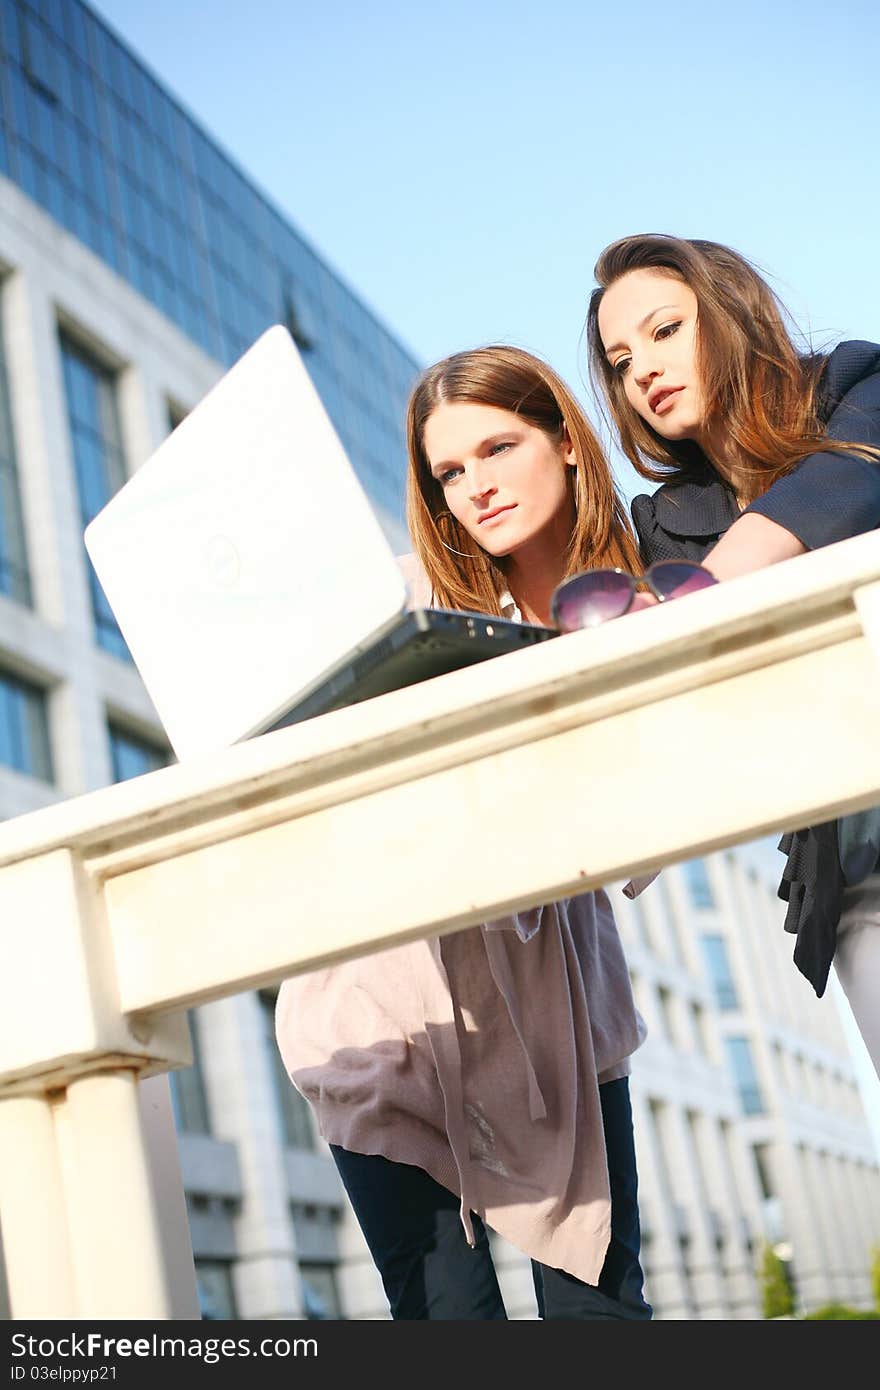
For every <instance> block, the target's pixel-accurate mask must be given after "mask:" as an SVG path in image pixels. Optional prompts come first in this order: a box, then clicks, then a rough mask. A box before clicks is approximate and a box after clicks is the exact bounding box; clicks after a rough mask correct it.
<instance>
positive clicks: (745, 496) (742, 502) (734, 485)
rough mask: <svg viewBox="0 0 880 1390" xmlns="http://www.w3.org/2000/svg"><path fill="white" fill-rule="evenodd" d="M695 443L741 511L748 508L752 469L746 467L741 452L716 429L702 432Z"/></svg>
mask: <svg viewBox="0 0 880 1390" xmlns="http://www.w3.org/2000/svg"><path fill="white" fill-rule="evenodd" d="M696 443H697V444H699V446H700V448H701V449H702V451H703V453H704V454H705V456H706V459H707V461H708V462H709V463H710V464H711V466H712V467H713V468H714V469H715V472H716V473H717V474H718V475H719V476H720V477H721V478H723V479H724V481H725V482H726V483H727V485H728V487H730V488H731V490H732V491H733V493H734V494H735V496H736V500H737V503H738V504H739V507H740V508H741V509H742V508H743V507H746V506H748V503H749V500H750V489H751V483H752V469H751V468H750V467H749V466H748V464H747V462H746V460H745V458H744V457H743V454H742V452H741V450H739V449H738V448H737V447H736V445H734V444H732V443H731V441H730V439H729V437H727V436H726V435H725V434H724V432H723V431H722V430H720V429H718V428H716V429H713V430H704V431H703V433H702V434H701V436H700V438H699V439H697V440H696Z"/></svg>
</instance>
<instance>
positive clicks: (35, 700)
mask: <svg viewBox="0 0 880 1390" xmlns="http://www.w3.org/2000/svg"><path fill="white" fill-rule="evenodd" d="M0 763H5V764H6V766H7V767H14V768H15V770H16V771H17V772H26V773H28V774H29V775H30V776H31V777H39V778H40V780H41V781H42V782H51V781H52V758H51V752H50V747H49V721H48V717H47V714H46V693H45V691H44V690H41V689H40V687H39V686H36V685H32V684H31V682H30V681H25V680H21V679H20V678H19V677H18V676H12V675H10V674H9V672H6V671H4V672H0Z"/></svg>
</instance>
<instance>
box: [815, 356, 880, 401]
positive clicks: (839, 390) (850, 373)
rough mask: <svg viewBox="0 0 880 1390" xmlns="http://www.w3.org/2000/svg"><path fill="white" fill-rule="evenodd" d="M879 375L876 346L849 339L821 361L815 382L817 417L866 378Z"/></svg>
mask: <svg viewBox="0 0 880 1390" xmlns="http://www.w3.org/2000/svg"><path fill="white" fill-rule="evenodd" d="M878 374H880V343H872V342H868V341H867V340H866V339H863V338H850V339H847V340H846V341H844V342H842V343H838V344H837V347H836V348H832V350H831V352H829V353H828V356H827V357H826V358H825V364H824V366H823V368H822V375H821V377H820V379H819V403H818V405H819V415H820V417H827V416H828V415H829V414H830V413H831V411H833V410H834V409H835V407H836V406H837V405H839V403H840V401H841V400H842V399H843V397H844V396H846V395H847V394H848V393H849V392H850V391H852V390H853V389H854V388H855V387H856V386H859V385H860V384H861V383H862V382H863V381H866V380H867V379H868V378H869V377H873V376H877V375H878Z"/></svg>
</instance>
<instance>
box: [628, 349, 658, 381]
mask: <svg viewBox="0 0 880 1390" xmlns="http://www.w3.org/2000/svg"><path fill="white" fill-rule="evenodd" d="M662 371H663V368H662V367H661V366H659V365H658V363H656V362H655V361H653V359H652V358H649V357H647V356H645V357H642V358H641V359H640V361H638V362H633V376H634V377H635V379H636V381H637V382H638V384H639V386H650V384H651V382H652V381H653V380H654V378H655V377H658V376H660V374H661V372H662Z"/></svg>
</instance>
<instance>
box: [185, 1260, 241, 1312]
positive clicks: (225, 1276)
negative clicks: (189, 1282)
mask: <svg viewBox="0 0 880 1390" xmlns="http://www.w3.org/2000/svg"><path fill="white" fill-rule="evenodd" d="M195 1266H196V1286H197V1288H198V1293H199V1307H200V1309H201V1312H202V1317H203V1318H204V1319H205V1320H206V1321H209V1322H222V1321H224V1320H226V1319H232V1318H237V1317H238V1312H237V1309H236V1306H235V1290H234V1288H233V1285H232V1266H231V1264H230V1263H229V1261H228V1260H196V1262H195Z"/></svg>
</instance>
